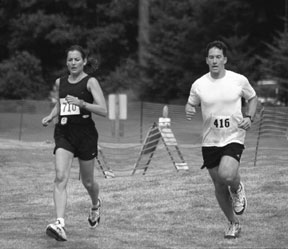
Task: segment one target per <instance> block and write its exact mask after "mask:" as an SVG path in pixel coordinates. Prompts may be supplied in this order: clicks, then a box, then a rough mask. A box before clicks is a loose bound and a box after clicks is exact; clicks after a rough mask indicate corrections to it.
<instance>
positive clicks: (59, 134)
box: [54, 124, 98, 161]
mask: <svg viewBox="0 0 288 249" xmlns="http://www.w3.org/2000/svg"><path fill="white" fill-rule="evenodd" d="M54 140H55V148H54V154H55V152H56V150H57V149H58V148H63V149H65V150H68V151H70V152H72V153H73V154H74V157H78V158H79V159H81V160H87V161H88V160H91V159H93V158H95V157H97V154H98V132H97V130H96V127H95V125H94V124H89V125H87V124H86V125H76V124H67V125H60V124H56V126H55V130H54Z"/></svg>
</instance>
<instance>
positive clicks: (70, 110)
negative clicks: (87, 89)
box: [60, 98, 80, 116]
mask: <svg viewBox="0 0 288 249" xmlns="http://www.w3.org/2000/svg"><path fill="white" fill-rule="evenodd" d="M79 114H80V108H79V106H77V105H74V104H69V103H68V102H67V101H66V99H65V98H61V99H60V116H67V115H79Z"/></svg>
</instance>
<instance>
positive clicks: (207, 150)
mask: <svg viewBox="0 0 288 249" xmlns="http://www.w3.org/2000/svg"><path fill="white" fill-rule="evenodd" d="M244 148H245V147H244V145H243V144H239V143H230V144H227V145H226V146H223V147H216V146H211V147H202V156H203V160H204V163H203V166H202V167H201V169H203V168H207V169H212V168H215V167H217V166H219V164H220V161H221V158H222V157H223V156H230V157H233V158H235V159H236V160H237V161H238V162H240V159H241V155H242V152H243V150H244Z"/></svg>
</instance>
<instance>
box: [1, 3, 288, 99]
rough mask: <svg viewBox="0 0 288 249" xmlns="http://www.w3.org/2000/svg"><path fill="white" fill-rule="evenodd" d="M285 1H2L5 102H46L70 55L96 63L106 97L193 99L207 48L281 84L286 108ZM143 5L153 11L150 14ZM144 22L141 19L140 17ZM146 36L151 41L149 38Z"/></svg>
mask: <svg viewBox="0 0 288 249" xmlns="http://www.w3.org/2000/svg"><path fill="white" fill-rule="evenodd" d="M286 3H287V1H286V0H278V1H273V2H271V1H261V0H181V1H179V0H1V1H0V32H1V39H0V96H1V98H6V99H44V98H47V97H48V96H49V92H50V91H51V89H52V87H53V84H54V82H55V79H56V78H57V77H59V76H60V75H62V74H64V73H66V65H65V64H66V62H65V60H66V52H65V51H66V49H67V48H68V47H70V45H72V44H79V45H81V46H83V47H84V48H86V49H87V51H89V55H90V56H91V57H94V58H96V59H97V60H98V61H99V63H100V67H99V70H98V74H97V78H98V80H99V81H100V84H101V86H102V88H103V90H104V92H105V93H106V94H109V93H112V92H113V93H114V92H125V91H129V92H132V93H133V95H134V96H135V97H136V98H138V99H141V100H148V101H156V102H170V101H174V100H176V99H186V98H187V95H188V94H189V89H190V86H191V83H192V82H193V81H194V80H195V79H196V78H197V77H199V76H200V75H201V74H203V73H205V72H207V65H206V64H205V52H204V51H205V46H206V44H207V43H208V42H210V41H211V40H215V39H221V40H223V41H224V42H226V43H227V45H228V47H229V53H228V64H227V68H228V69H231V70H235V71H237V72H239V73H243V74H244V75H246V76H247V77H248V78H249V80H250V81H251V83H252V84H256V82H257V81H258V80H262V79H274V80H277V81H278V82H279V84H280V85H281V89H283V91H280V93H281V94H280V96H279V98H281V99H282V100H283V101H285V102H287V98H288V97H287V78H288V70H286V68H287V66H286V65H287V60H288V42H287V41H288V34H287V30H285V29H287V28H286V27H287V25H285V24H286V18H285V9H286V5H285V4H286ZM143 6H144V7H145V8H143ZM139 13H140V14H139ZM141 32H142V33H141Z"/></svg>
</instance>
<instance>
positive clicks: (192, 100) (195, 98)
mask: <svg viewBox="0 0 288 249" xmlns="http://www.w3.org/2000/svg"><path fill="white" fill-rule="evenodd" d="M188 103H189V104H191V105H193V106H198V105H199V104H200V97H199V95H198V91H197V81H196V82H194V83H193V84H192V86H191V89H190V95H189V98H188Z"/></svg>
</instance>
